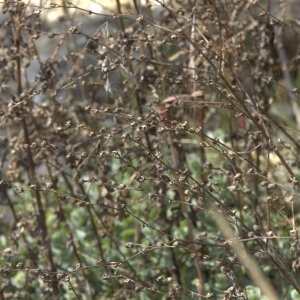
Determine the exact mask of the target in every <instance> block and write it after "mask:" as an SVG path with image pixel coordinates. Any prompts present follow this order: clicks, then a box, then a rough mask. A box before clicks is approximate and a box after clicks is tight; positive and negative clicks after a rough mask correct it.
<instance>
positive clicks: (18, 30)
mask: <svg viewBox="0 0 300 300" xmlns="http://www.w3.org/2000/svg"><path fill="white" fill-rule="evenodd" d="M22 18H23V15H22V11H21V12H20V14H19V15H17V17H16V18H14V24H15V37H14V39H15V47H16V49H17V51H16V52H17V53H18V55H17V57H16V84H17V94H18V96H20V95H21V93H22V70H21V68H22V67H21V56H20V53H22V49H21V47H20V44H21V40H22V35H21V26H20V20H22ZM21 110H22V123H21V124H22V128H23V133H24V141H25V144H27V145H28V147H27V149H26V153H27V160H28V166H29V172H28V175H29V180H30V183H31V184H32V185H35V186H36V188H35V190H34V191H33V194H34V197H33V198H34V199H35V201H36V205H37V208H38V213H39V217H38V219H37V221H38V223H39V225H40V228H41V234H42V242H43V245H44V246H45V249H46V256H47V259H48V263H49V266H50V269H51V272H53V273H54V274H55V273H56V266H55V264H54V260H53V254H52V249H51V243H50V239H49V237H48V230H47V225H46V216H45V211H44V208H43V204H42V199H41V194H40V191H39V182H38V180H37V176H36V172H35V164H34V159H33V156H32V152H31V149H30V146H29V145H30V144H31V141H30V136H29V130H28V125H27V122H26V110H25V109H24V107H22V108H21ZM52 288H53V292H54V294H55V295H57V294H58V284H57V280H56V278H54V280H53V282H52Z"/></svg>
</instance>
